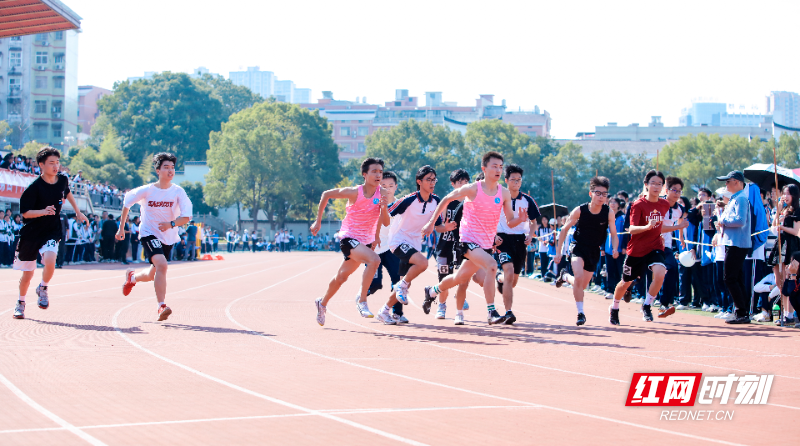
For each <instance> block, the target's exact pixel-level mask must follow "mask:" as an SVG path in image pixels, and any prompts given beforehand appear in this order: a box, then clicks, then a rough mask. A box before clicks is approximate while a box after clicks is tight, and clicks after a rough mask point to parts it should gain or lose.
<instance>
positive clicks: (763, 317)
mask: <svg viewBox="0 0 800 446" xmlns="http://www.w3.org/2000/svg"><path fill="white" fill-rule="evenodd" d="M770 316H771V314H769V313H767V312H766V311H764V310H761V313H759V314H757V315H756V317H754V318H753V320H754V321H756V322H767V321H769V317H770Z"/></svg>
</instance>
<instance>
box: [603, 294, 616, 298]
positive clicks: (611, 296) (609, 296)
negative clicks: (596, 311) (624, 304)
mask: <svg viewBox="0 0 800 446" xmlns="http://www.w3.org/2000/svg"><path fill="white" fill-rule="evenodd" d="M605 297H606V299H613V298H614V294H613V293H606V296H605Z"/></svg>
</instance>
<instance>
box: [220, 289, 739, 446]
mask: <svg viewBox="0 0 800 446" xmlns="http://www.w3.org/2000/svg"><path fill="white" fill-rule="evenodd" d="M253 294H255V293H252V294H248V295H246V296H242V297H240V298H238V299H236V300H234V301H232V302H231V303H230V304H228V306H227V307H225V314H226V315H227V316H228V319H230V321H231V322H233V323H234V324H236V325H238V326H239V327H241V328H243V329H245V330H247V331H249V332H251V333H253V334H254V335H257V336H259V337H261V338H262V339H265V340H267V341H270V342H274V343H276V344H279V345H282V346H284V347H289V348H292V349H295V350H298V351H301V352H303V353H307V354H309V355H313V356H318V357H320V358H324V359H328V360H331V361H335V362H338V363H341V364H347V365H350V366H353V367H357V368H361V369H365V370H370V371H373V372H378V373H382V374H386V375H389V376H394V377H398V378H403V379H407V380H410V381H416V382H420V383H423V384H429V385H432V386H436V387H441V388H445V389H450V390H456V391H460V392H464V393H469V394H472V395H478V396H483V397H487V398H493V399H498V400H502V401H508V402H512V403H517V404H523V405H526V406H533V407H540V408H544V409H550V410H554V411H557V412H562V413H568V414H571V415H579V416H582V417H587V418H593V419H596V420H601V421H606V422H610V423H618V424H623V425H626V426H631V427H636V428H639V429H645V430H650V431H655V432H661V433H665V434H671V435H676V436H680V437H685V438H691V439H694V440H702V441H708V442H711V443H719V444H726V445H732V446H742V445H741V444H740V443H732V442H729V441H724V440H718V439H715V438H706V437H700V436H697V435H692V434H685V433H681V432H675V431H672V430H668V429H659V428H656V427H650V426H645V425H640V424H636V423H630V422H627V421H622V420H618V419H614V418H608V417H603V416H599V415H593V414H588V413H583V412H577V411H574V410H569V409H562V408H560V407H554V406H546V405H543V404H538V403H531V402H528V401H521V400H516V399H513V398H506V397H502V396H498V395H492V394H488V393H483V392H478V391H475V390H469V389H464V388H461V387H455V386H450V385H447V384H442V383H437V382H434V381H428V380H424V379H420V378H414V377H412V376H408V375H402V374H400V373H395V372H390V371H387V370H382V369H378V368H374V367H369V366H365V365H362V364H358V363H354V362H350V361H345V360H343V359H339V358H334V357H332V356H328V355H324V354H322V353H317V352H314V351H311V350H307V349H305V348H302V347H297V346H295V345H292V344H288V343H286V342H282V341H278V340H277V339H273V338H270V337H267V336H264V335H263V334H262V333H259V332H257V331H255V330H253V329H251V328H249V327H247V326H245V325H243V324H241V323H239V322H238V321H237V320H236V319H234V318H233V316H232V315H231V312H230V309H231V307H232V306H233V305H234V304H235V303H237V302H239V301H241V300H242V299H245V298H247V297H250V296H252V295H253ZM328 312H329V313H330V311H328ZM331 314H332V313H331ZM337 317H338V316H337Z"/></svg>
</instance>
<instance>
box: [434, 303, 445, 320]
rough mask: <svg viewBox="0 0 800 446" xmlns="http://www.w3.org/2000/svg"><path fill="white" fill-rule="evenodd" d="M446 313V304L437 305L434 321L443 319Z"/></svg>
mask: <svg viewBox="0 0 800 446" xmlns="http://www.w3.org/2000/svg"><path fill="white" fill-rule="evenodd" d="M446 312H447V304H439V309H438V310H436V319H444V315H445V313H446Z"/></svg>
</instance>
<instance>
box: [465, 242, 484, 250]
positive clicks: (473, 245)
mask: <svg viewBox="0 0 800 446" xmlns="http://www.w3.org/2000/svg"><path fill="white" fill-rule="evenodd" d="M480 247H481V245H479V244H477V243H467V250H468V251H472V250H475V249H478V248H480Z"/></svg>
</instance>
